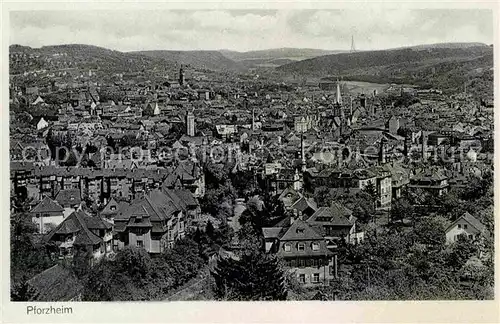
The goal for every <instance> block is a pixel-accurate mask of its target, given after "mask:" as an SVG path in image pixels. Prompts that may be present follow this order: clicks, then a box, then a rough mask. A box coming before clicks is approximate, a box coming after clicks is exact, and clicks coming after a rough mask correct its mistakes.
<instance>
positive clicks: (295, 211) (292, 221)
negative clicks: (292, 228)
mask: <svg viewBox="0 0 500 324" xmlns="http://www.w3.org/2000/svg"><path fill="white" fill-rule="evenodd" d="M297 216H298V215H297V210H296V209H294V210H293V212H292V216H290V225H292V224H293V223H294V222H295V220H296V219H297Z"/></svg>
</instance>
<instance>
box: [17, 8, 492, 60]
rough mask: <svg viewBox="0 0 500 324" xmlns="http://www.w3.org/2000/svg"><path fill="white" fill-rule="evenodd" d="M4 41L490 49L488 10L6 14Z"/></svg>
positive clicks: (144, 46) (123, 47)
mask: <svg viewBox="0 0 500 324" xmlns="http://www.w3.org/2000/svg"><path fill="white" fill-rule="evenodd" d="M10 23H11V30H10V43H11V44H21V45H28V46H32V47H40V46H43V45H55V44H70V43H78V44H91V45H97V46H103V47H106V48H110V49H115V50H120V51H132V50H153V49H172V50H191V49H207V50H208V49H231V50H238V51H245V50H258V49H267V48H278V47H305V48H321V49H329V50H337V49H338V50H348V49H350V46H351V35H354V39H355V44H356V48H357V49H361V50H369V49H383V48H393V47H400V46H409V45H418V44H431V43H441V42H482V43H487V44H490V43H493V37H494V35H493V13H492V11H490V10H464V9H453V10H442V9H440V10H387V9H366V10H364V11H360V10H289V11H286V10H219V11H211V10H185V11H183V10H156V11H137V10H135V11H16V12H11V16H10Z"/></svg>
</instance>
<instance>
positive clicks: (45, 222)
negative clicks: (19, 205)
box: [30, 197, 64, 234]
mask: <svg viewBox="0 0 500 324" xmlns="http://www.w3.org/2000/svg"><path fill="white" fill-rule="evenodd" d="M30 212H31V215H32V217H31V219H32V221H33V223H35V224H36V225H37V230H38V233H40V234H46V233H48V232H50V230H51V229H53V228H55V227H57V226H58V225H59V224H61V223H62V221H63V220H64V208H63V207H62V206H61V205H59V203H58V202H57V201H54V200H52V199H50V198H49V197H44V198H43V199H42V201H41V202H40V203H39V204H38V205H36V206H35V207H34V208H33V209H32V210H31V211H30Z"/></svg>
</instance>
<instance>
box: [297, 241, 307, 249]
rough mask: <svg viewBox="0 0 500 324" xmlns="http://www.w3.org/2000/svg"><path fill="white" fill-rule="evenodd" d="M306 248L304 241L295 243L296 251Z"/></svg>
mask: <svg viewBox="0 0 500 324" xmlns="http://www.w3.org/2000/svg"><path fill="white" fill-rule="evenodd" d="M305 249H306V245H305V244H304V243H299V244H297V250H298V251H304V250H305Z"/></svg>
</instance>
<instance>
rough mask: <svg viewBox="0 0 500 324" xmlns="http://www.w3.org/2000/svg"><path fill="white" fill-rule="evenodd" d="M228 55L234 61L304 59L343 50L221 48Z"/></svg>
mask: <svg viewBox="0 0 500 324" xmlns="http://www.w3.org/2000/svg"><path fill="white" fill-rule="evenodd" d="M220 52H221V53H222V54H223V55H225V56H226V57H228V58H230V59H232V60H234V61H243V60H253V59H268V60H273V59H283V58H288V59H293V60H304V59H308V58H313V57H317V56H322V55H328V54H336V53H341V52H342V51H329V50H322V49H314V48H286V47H285V48H273V49H268V50H260V51H248V52H236V51H228V50H221V51H220Z"/></svg>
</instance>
